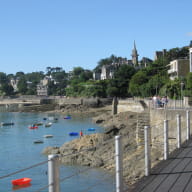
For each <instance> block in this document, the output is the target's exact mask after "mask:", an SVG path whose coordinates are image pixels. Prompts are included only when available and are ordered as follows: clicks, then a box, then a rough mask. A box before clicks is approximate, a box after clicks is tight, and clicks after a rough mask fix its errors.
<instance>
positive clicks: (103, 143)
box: [43, 106, 158, 186]
mask: <svg viewBox="0 0 192 192" xmlns="http://www.w3.org/2000/svg"><path fill="white" fill-rule="evenodd" d="M63 112H66V111H63ZM73 112H74V111H73ZM83 113H84V114H86V113H87V114H88V113H89V114H92V116H93V118H92V119H93V122H94V123H97V124H99V125H100V126H102V127H103V128H104V133H102V134H99V133H97V134H92V135H84V136H83V137H81V138H79V139H75V140H73V141H70V142H68V143H65V144H63V145H62V146H60V147H51V146H50V147H47V148H46V149H44V151H43V153H44V154H60V155H61V162H62V163H63V164H69V165H77V164H78V165H85V166H91V167H100V168H104V169H106V170H108V171H110V172H112V173H114V169H115V161H114V159H115V158H114V154H115V153H114V152H115V145H114V144H115V141H114V138H115V136H116V135H121V136H122V150H123V172H124V173H123V176H124V181H125V183H126V184H127V185H129V186H131V185H132V184H134V183H135V182H136V181H138V179H140V178H141V177H142V176H143V175H144V147H143V146H138V145H137V142H136V126H137V119H138V113H134V112H124V113H119V114H117V115H113V116H112V115H111V106H105V107H102V108H89V109H86V110H84V111H83ZM140 115H142V114H140ZM156 152H158V151H155V153H156ZM157 161H158V159H157Z"/></svg>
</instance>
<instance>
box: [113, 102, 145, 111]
mask: <svg viewBox="0 0 192 192" xmlns="http://www.w3.org/2000/svg"><path fill="white" fill-rule="evenodd" d="M146 107H147V105H146V104H145V103H144V102H143V101H142V100H133V99H121V100H118V104H117V113H121V112H127V111H132V112H143V111H144V110H145V108H146Z"/></svg>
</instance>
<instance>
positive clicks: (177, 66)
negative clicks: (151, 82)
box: [168, 59, 189, 80]
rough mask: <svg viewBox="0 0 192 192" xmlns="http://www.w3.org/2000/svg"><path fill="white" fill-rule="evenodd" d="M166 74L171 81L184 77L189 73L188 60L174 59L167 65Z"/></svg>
mask: <svg viewBox="0 0 192 192" xmlns="http://www.w3.org/2000/svg"><path fill="white" fill-rule="evenodd" d="M168 67H169V70H168V74H169V77H170V79H171V80H174V79H175V78H182V77H185V76H186V75H187V74H188V73H189V60H188V59H176V60H173V61H171V62H170V63H169V64H168Z"/></svg>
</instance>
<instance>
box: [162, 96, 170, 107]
mask: <svg viewBox="0 0 192 192" xmlns="http://www.w3.org/2000/svg"><path fill="white" fill-rule="evenodd" d="M161 102H162V105H163V107H165V106H166V105H167V103H168V99H167V96H164V97H162V99H161Z"/></svg>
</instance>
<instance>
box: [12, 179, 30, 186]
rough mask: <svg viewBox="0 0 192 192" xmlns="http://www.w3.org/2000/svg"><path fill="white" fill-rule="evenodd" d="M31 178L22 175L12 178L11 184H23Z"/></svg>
mask: <svg viewBox="0 0 192 192" xmlns="http://www.w3.org/2000/svg"><path fill="white" fill-rule="evenodd" d="M31 180H32V179H31V178H28V177H24V178H20V179H15V180H12V181H11V183H12V184H13V185H24V184H28V183H30V182H31Z"/></svg>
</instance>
